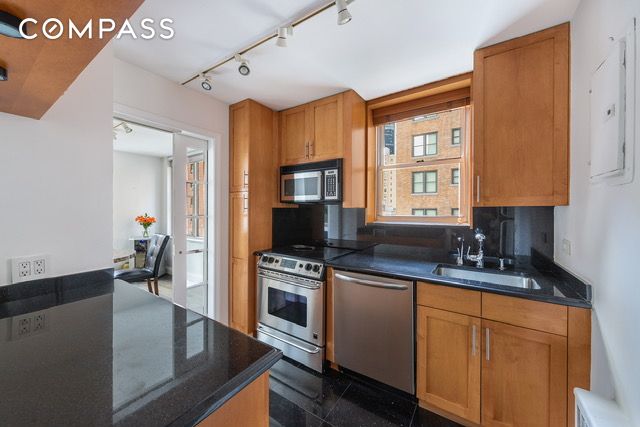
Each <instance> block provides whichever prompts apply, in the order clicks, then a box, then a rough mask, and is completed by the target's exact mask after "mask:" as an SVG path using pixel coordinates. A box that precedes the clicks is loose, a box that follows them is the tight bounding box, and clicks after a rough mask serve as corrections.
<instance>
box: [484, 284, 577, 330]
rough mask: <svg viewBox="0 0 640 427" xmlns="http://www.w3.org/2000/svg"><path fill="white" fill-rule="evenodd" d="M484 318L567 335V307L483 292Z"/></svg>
mask: <svg viewBox="0 0 640 427" xmlns="http://www.w3.org/2000/svg"><path fill="white" fill-rule="evenodd" d="M482 318H483V319H489V320H495V321H498V322H503V323H508V324H510V325H515V326H522V327H524V328H529V329H535V330H538V331H543V332H550V333H552V334H557V335H562V336H567V307H565V306H563V305H556V304H549V303H544V302H539V301H530V300H526V299H522V298H514V297H506V296H504V295H496V294H490V293H487V292H483V293H482Z"/></svg>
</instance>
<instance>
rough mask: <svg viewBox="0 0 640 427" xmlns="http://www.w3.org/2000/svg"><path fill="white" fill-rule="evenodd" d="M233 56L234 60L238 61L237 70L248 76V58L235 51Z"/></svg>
mask: <svg viewBox="0 0 640 427" xmlns="http://www.w3.org/2000/svg"><path fill="white" fill-rule="evenodd" d="M234 58H235V60H236V62H239V63H240V66H239V67H238V72H239V73H240V74H242V75H243V76H248V75H249V74H250V73H251V69H250V68H249V60H247V59H245V58H243V57H242V56H241V55H240V54H239V53H236V54H235V56H234Z"/></svg>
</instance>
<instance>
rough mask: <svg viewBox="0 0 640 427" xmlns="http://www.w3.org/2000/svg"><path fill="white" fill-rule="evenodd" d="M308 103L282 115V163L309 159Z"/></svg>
mask: <svg viewBox="0 0 640 427" xmlns="http://www.w3.org/2000/svg"><path fill="white" fill-rule="evenodd" d="M307 109H308V107H307V105H301V106H300V107H296V108H292V109H290V110H286V111H283V112H282V113H281V116H280V120H281V122H280V124H281V133H280V150H281V151H280V159H281V163H282V165H295V164H298V163H304V162H306V161H308V159H309V139H310V133H309V127H310V123H309V119H308V111H307Z"/></svg>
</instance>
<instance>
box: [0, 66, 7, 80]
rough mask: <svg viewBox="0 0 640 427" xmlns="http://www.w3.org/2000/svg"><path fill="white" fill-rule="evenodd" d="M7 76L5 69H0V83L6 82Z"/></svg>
mask: <svg viewBox="0 0 640 427" xmlns="http://www.w3.org/2000/svg"><path fill="white" fill-rule="evenodd" d="M8 79H9V76H8V75H7V69H6V68H4V67H0V82H4V81H7V80H8Z"/></svg>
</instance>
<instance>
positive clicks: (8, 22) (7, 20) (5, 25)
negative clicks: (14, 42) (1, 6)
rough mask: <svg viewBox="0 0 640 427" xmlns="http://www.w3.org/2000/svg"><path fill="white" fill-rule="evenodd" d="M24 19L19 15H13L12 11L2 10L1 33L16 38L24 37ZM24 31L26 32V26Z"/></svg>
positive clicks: (0, 19)
mask: <svg viewBox="0 0 640 427" xmlns="http://www.w3.org/2000/svg"><path fill="white" fill-rule="evenodd" d="M21 22H22V20H21V19H20V18H18V17H17V16H13V15H12V14H10V13H7V12H3V11H1V10H0V34H2V35H3V36H7V37H13V38H15V39H22V38H24V37H22V34H20V23H21ZM22 30H23V31H25V32H26V28H24V27H23V29H22Z"/></svg>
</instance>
